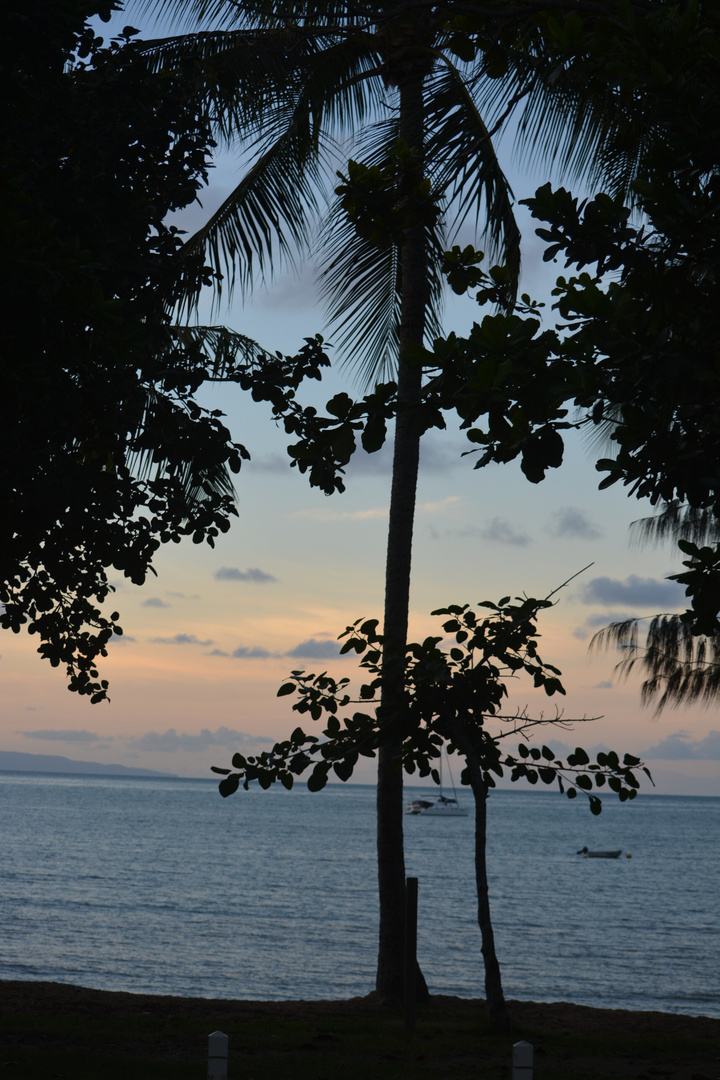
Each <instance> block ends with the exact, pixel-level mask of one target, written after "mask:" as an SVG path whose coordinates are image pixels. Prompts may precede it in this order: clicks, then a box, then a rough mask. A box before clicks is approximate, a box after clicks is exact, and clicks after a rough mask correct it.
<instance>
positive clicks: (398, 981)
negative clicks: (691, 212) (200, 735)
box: [376, 71, 427, 1001]
mask: <svg viewBox="0 0 720 1080" xmlns="http://www.w3.org/2000/svg"><path fill="white" fill-rule="evenodd" d="M423 77H424V76H423V73H422V71H420V72H417V73H414V74H411V75H410V76H408V77H406V78H405V79H404V80H403V81H402V83H401V84H400V137H401V138H403V139H404V140H405V141H406V142H407V143H408V144H409V145H410V146H411V147H413V148H414V149H415V150H416V151H418V153H419V154H420V155H421V154H422V143H423ZM421 175H422V165H421V163H420V160H419V161H418V170H417V175H415V176H408V177H406V178H405V180H406V183H407V185H408V187H412V186H414V184H415V183H417V181H418V180H419V179H420V178H421ZM400 273H401V279H400V280H401V322H400V350H399V352H400V355H399V361H398V399H399V402H400V410H399V412H398V416H397V420H396V422H395V449H394V457H393V477H392V491H391V496H390V516H389V528H388V546H387V563H386V571H385V620H384V630H383V633H384V639H385V640H384V647H383V685H382V694H381V703H380V714H379V715H380V719H381V721H384V722H386V723H392V721H393V719H394V718H396V717H397V715H398V710H399V709H401V708H402V704H401V703H402V697H403V688H404V659H405V646H406V643H407V626H408V610H409V604H410V563H411V556H412V539H413V523H414V518H415V496H416V491H417V477H418V461H419V455H420V436H419V435H418V434H417V431H416V430H415V425H414V423H413V409H412V403H413V402H414V401H417V398H418V395H419V392H420V387H421V384H422V373H421V371H420V369H419V368H417V367H415V366H413V365H411V364H409V363H408V362H407V361H406V358H405V351H406V349H407V347H408V345H411V344H413V343H417V344H422V341H423V336H424V330H425V310H426V304H427V242H426V237H425V229H424V226H422V225H417V226H413V227H411V228H409V229H407V231H406V234H405V239H404V242H403V245H402V248H401V251H400ZM403 406H406V408H403ZM377 851H378V886H379V895H380V937H379V948H378V967H377V982H376V989H377V993H378V996H379V997H380V998H381V1000H384V1001H399V1000H401V999H402V995H403V942H404V937H405V934H404V930H405V907H404V904H405V856H404V850H403V778H402V768H401V763H400V758H399V744H398V743H397V742H394V743H392V742H391V743H389V744H387V745H386V746H384V747H382V748H381V750H380V751H379V754H378V784H377ZM418 974H419V986H418V998H419V999H422V998H423V997H427V987H426V985H425V981H424V979H423V978H422V975H421V974H420V973H418Z"/></svg>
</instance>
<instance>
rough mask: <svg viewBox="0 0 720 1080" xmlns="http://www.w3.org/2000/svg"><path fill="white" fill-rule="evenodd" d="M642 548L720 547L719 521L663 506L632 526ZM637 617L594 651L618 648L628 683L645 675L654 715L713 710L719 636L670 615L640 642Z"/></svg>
mask: <svg viewBox="0 0 720 1080" xmlns="http://www.w3.org/2000/svg"><path fill="white" fill-rule="evenodd" d="M632 531H633V534H634V539H635V542H636V543H637V544H638V545H643V546H644V545H646V544H653V543H655V544H659V543H663V542H664V541H667V540H675V541H677V540H687V541H690V542H691V543H692V544H697V545H700V544H717V543H718V541H719V540H720V521H719V520H718V518H717V517H716V516H715V515H714V514H713V513H712V511H711V510H710V509H707V508H705V509H703V508H697V507H693V506H690V505H689V504H687V503H682V502H680V501H679V500H673V501H672V502H669V503H665V504H663V505H662V506H661V507H660V509H659V510H658V512H657V513H655V514H654V515H652V516H651V517H647V518H641V519H640V520H639V521H635V522H633V525H632ZM640 623H641V620H640V619H637V618H633V619H625V620H623V621H622V622H616V623H612V624H611V625H610V626H607V627H605V629H603V630H600V631H599V632H598V633H597V634H595V635H594V637H593V639H592V641H591V642H590V648H591V650H596V651H599V650H600V649H604V648H611V647H614V648H616V649H619V650H620V652H621V655H622V659H621V660H620V662H619V663H618V664H617V667H616V669H615V670H616V671H617V673H618V675H619V676H620V677H621V678H627V677H628V676H629V675H630V674H631V673H632V672H633V671H635V670H636V669H639V670H640V671H641V672H642V673H643V674H644V676H645V679H644V681H643V684H642V687H641V691H640V698H641V701H642V704H643V705H654V706H655V715H658V714H659V713H661V712H662V711H663V709H665V708H666V707H670V708H680V707H681V706H684V705H691V704H693V703H694V702H700V703H702V704H705V705H711V704H712V703H713V702H715V701H717V699H718V697H720V637H719V636H718V635H717V634H715V635H710V634H698V633H697V632H696V628H695V626H694V625H693V624H694V620H691V619H687V618H683V616H682V615H679V614H675V613H666V614H659V615H654V616H653V617H652V618H651V620H650V622H649V624H648V626H647V630H646V633H645V641H644V642H643V643H641V642H640V639H639V633H640Z"/></svg>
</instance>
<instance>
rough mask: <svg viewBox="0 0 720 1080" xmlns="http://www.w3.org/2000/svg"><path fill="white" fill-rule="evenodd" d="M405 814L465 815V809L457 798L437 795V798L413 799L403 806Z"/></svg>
mask: <svg viewBox="0 0 720 1080" xmlns="http://www.w3.org/2000/svg"><path fill="white" fill-rule="evenodd" d="M405 813H406V814H423V815H424V816H425V817H467V815H468V812H467V810H466V809H465V808H464V807H462V806H460V804H459V803H458V801H457V799H451V798H449V797H448V796H447V795H439V796H438V798H437V799H413V801H412V802H411V803H408V805H407V806H406V807H405Z"/></svg>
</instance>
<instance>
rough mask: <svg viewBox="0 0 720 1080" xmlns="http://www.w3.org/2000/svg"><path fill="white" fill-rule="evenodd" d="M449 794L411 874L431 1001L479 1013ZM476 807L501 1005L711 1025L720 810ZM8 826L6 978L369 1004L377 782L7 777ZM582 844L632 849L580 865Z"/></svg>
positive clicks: (1, 855)
mask: <svg viewBox="0 0 720 1080" xmlns="http://www.w3.org/2000/svg"><path fill="white" fill-rule="evenodd" d="M414 793H415V789H413V788H408V789H407V795H408V798H410V797H411V796H412V795H413V794H414ZM418 793H419V792H418ZM459 798H460V800H461V801H462V802H463V803H464V805H465V806H466V807H467V808H468V810H469V811H470V814H469V816H468V817H466V818H450V819H439V818H433V817H430V818H426V817H406V818H405V822H404V825H405V843H406V871H407V873H408V875H411V876H415V877H417V878H418V879H419V924H418V954H419V959H420V963H421V966H422V969H423V972H424V974H425V977H426V979H427V982H428V985H429V987H430V990H431V992H434V993H442V994H457V995H460V996H462V997H482V996H483V967H482V956H481V953H480V934H479V930H478V927H477V922H476V909H477V904H476V897H475V886H474V865H473V860H474V846H473V845H474V838H473V832H474V822H473V816H472V798H471V796H470V794H469V793H468V792H467V791H465V790H463V791H462V792H461V793H459ZM488 811H489V813H488V817H489V820H488V845H487V848H488V864H489V877H490V899H491V907H492V916H493V923H494V927H495V935H496V945H497V952H498V956H499V959H500V964H501V968H502V976H503V983H504V988H505V993H506V996H507V997H509V998H518V999H526V1000H535V1001H560V1000H564V1001H572V1002H575V1003H577V1004H584V1005H593V1006H597V1007H601V1008H623V1009H637V1010H663V1011H667V1012H681V1013H688V1014H693V1015H708V1016H719V1015H720V995H719V994H718V972H719V971H720V951H719V949H718V897H719V896H720V887H719V886H720V846H719V845H718V844H717V837H718V821H719V820H720V800H719V799H715V798H686V797H670V796H652V795H641V796H639V797H638V798H637V799H635V800H634V801H633V802H632V803H626V804H624V805H621V804H620V803H619V802H618V801H617V800H614V801H613V799H612V798H610V797H607V798H606V799H605V800H604V808H603V812H602V815H601V816H600V817H593V816H592V815H591V814H590V812H589V810H588V807H587V803H586V802H585V800H583V799H580V798H578V799H576V800H575V802H570V801H568V800H567V799H566V798H563V797H562V796H560V795H559V794H558V793H553V792H550V791H543V792H540V791H534V790H531V791H521V790H517V791H515V790H514V791H507V792H506V791H502V792H493V793H492V794H491V797H490V800H489V806H488ZM0 830H1V832H0V835H1V836H2V848H1V852H0V866H1V875H2V876H1V895H2V899H1V903H0V923H1V927H0V978H5V979H31V980H51V981H57V982H66V983H75V984H79V985H82V986H89V987H95V988H98V989H106V990H129V991H136V992H145V993H157V994H175V995H181V996H184V995H192V996H202V997H218V998H249V999H268V1000H283V999H293V998H295V999H307V1000H314V999H322V998H330V999H332V998H348V997H353V996H356V995H363V994H366V993H368V992H369V991H370V990H372V988H373V982H374V969H375V960H376V948H377V886H376V868H375V805H374V790H373V788H372V787H369V786H365V785H340V784H332V785H329V786H328V787H327V788H326V789H325V790H324V791H322V792H320V793H319V794H311V793H309V792H308V791H307V789H306V788H305V786H304V785H302V784H299V785H298V786H297V787H296V788H295V789H294V790H293V791H291V792H288V791H285V790H284V789H283V788H280V787H277V788H274V789H271V790H270V791H266V792H263V791H261V790H259V789H254V790H250V791H248V792H245V791H242V790H241V791H239V792H238V793H237V794H236V795H234V796H233V797H231V798H229V799H222V798H220V796H219V795H218V792H217V787H216V785H215V784H214V783H213V782H211V781H202V780H185V779H173V778H167V779H166V778H157V779H156V778H134V777H133V778H124V777H122V778H120V777H104V776H103V777H100V776H64V775H42V774H32V773H10V772H6V773H2V774H0ZM585 845H587V846H588V847H589V848H590V849H608V848H622V849H623V854H622V856H621V857H620V858H619V859H609V860H606V859H584V858H582V857H581V856H580V855H578V854H577V851H578V849H580V848H582V847H583V846H585ZM628 855H629V856H631V857H630V858H628V857H627V856H628Z"/></svg>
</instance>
